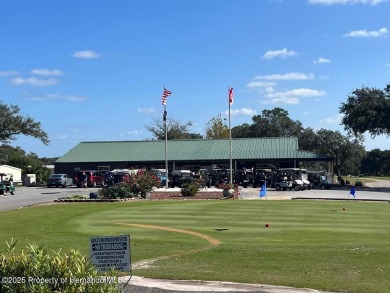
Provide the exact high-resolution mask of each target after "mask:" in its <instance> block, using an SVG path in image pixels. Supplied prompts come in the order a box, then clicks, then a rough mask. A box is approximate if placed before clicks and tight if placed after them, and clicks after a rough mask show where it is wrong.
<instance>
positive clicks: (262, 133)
mask: <svg viewBox="0 0 390 293" xmlns="http://www.w3.org/2000/svg"><path fill="white" fill-rule="evenodd" d="M288 115H289V114H288V111H286V110H284V109H282V108H274V109H272V110H263V111H262V113H261V115H255V116H253V117H252V124H251V125H249V124H247V123H244V124H242V125H239V126H236V127H233V128H232V137H237V138H238V137H281V136H288V137H289V136H298V135H299V133H300V132H301V131H302V130H303V127H302V123H301V122H300V121H298V120H296V121H294V120H292V119H291V118H290V117H289V116H288Z"/></svg>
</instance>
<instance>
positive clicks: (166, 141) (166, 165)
mask: <svg viewBox="0 0 390 293" xmlns="http://www.w3.org/2000/svg"><path fill="white" fill-rule="evenodd" d="M164 130H165V178H166V179H165V188H166V189H168V132H167V106H166V105H164Z"/></svg>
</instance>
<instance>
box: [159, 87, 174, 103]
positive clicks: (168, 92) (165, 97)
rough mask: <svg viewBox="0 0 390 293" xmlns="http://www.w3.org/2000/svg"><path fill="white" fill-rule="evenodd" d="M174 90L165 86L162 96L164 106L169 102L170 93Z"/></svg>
mask: <svg viewBox="0 0 390 293" xmlns="http://www.w3.org/2000/svg"><path fill="white" fill-rule="evenodd" d="M171 94H172V92H171V91H169V90H167V89H166V88H165V87H164V91H163V94H162V97H161V104H163V105H164V106H165V105H166V104H167V98H168V96H169V95H171Z"/></svg>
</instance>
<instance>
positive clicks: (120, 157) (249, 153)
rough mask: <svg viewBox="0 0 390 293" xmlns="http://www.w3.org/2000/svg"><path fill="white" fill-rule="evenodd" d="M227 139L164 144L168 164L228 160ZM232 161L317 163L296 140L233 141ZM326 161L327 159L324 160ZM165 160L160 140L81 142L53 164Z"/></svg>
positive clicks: (246, 139)
mask: <svg viewBox="0 0 390 293" xmlns="http://www.w3.org/2000/svg"><path fill="white" fill-rule="evenodd" d="M229 145H230V141H229V139H189V140H168V142H167V146H168V147H167V154H168V160H169V161H202V160H204V161H207V160H229V157H230V156H229ZM232 158H233V159H234V160H251V159H294V158H300V159H305V158H306V159H314V158H317V159H319V158H320V157H318V155H316V154H313V153H309V152H302V151H298V139H297V138H296V137H271V138H234V139H232ZM327 158H330V157H327ZM164 160H165V141H164V140H145V141H96V142H81V143H79V144H78V145H76V146H75V147H74V148H73V149H71V150H70V151H69V152H67V153H66V154H65V155H64V156H62V157H61V158H59V159H58V160H57V161H56V163H76V162H77V163H78V162H131V161H133V162H134V161H137V162H153V161H164Z"/></svg>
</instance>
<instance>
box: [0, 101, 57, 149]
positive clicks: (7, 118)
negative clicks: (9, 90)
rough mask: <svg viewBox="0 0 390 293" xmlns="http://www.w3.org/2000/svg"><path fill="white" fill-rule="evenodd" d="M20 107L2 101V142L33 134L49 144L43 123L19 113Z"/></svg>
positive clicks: (0, 119) (0, 132)
mask: <svg viewBox="0 0 390 293" xmlns="http://www.w3.org/2000/svg"><path fill="white" fill-rule="evenodd" d="M19 112H20V108H19V107H18V106H16V105H12V104H10V105H6V104H4V103H3V102H2V101H0V142H1V143H9V142H11V141H13V140H15V139H16V138H17V136H18V135H27V136H32V137H34V138H37V139H39V140H41V141H42V142H43V143H44V144H45V145H48V144H49V142H50V141H49V138H48V135H47V133H46V132H44V131H43V130H42V129H41V123H40V122H37V121H35V120H34V119H33V118H31V117H29V116H26V117H25V116H22V115H21V114H19Z"/></svg>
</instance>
